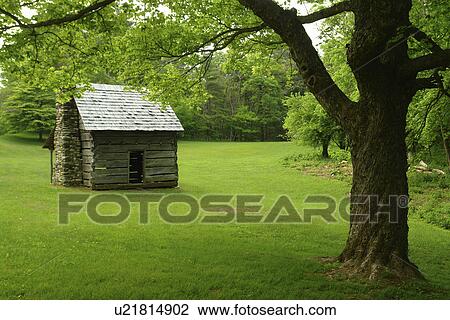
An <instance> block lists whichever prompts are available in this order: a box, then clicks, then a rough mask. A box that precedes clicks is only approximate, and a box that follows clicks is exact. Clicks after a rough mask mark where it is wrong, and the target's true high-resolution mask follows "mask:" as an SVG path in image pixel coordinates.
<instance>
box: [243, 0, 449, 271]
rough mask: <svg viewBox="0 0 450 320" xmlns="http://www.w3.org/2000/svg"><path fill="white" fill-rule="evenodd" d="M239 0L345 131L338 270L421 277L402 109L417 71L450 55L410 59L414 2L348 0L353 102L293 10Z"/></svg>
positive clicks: (442, 62) (441, 62) (412, 91)
mask: <svg viewBox="0 0 450 320" xmlns="http://www.w3.org/2000/svg"><path fill="white" fill-rule="evenodd" d="M239 1H240V2H241V3H242V4H243V5H244V6H246V7H247V8H249V9H251V10H252V11H253V12H254V13H255V14H256V15H257V16H259V17H260V18H261V19H262V20H263V21H264V22H265V23H266V24H267V26H269V27H270V28H272V29H273V30H274V31H275V32H276V33H278V34H279V35H280V37H281V38H282V40H283V41H284V42H285V43H286V44H287V45H288V46H289V49H290V52H291V56H292V59H293V60H294V61H295V62H296V64H297V67H298V69H299V72H300V74H301V76H302V77H303V79H305V83H306V86H307V87H308V89H309V91H310V92H311V93H312V94H313V95H314V96H315V97H316V99H317V100H318V101H319V103H320V104H321V105H322V107H323V108H324V109H325V111H327V113H328V114H330V115H331V116H332V117H334V119H335V120H336V121H337V122H338V123H339V124H340V125H341V126H342V127H343V129H344V131H345V132H346V134H348V136H349V139H350V144H351V152H352V161H353V185H352V192H351V195H352V196H351V198H352V205H351V209H350V217H351V219H350V220H351V223H350V231H349V236H348V240H347V244H346V246H345V248H344V250H343V252H342V254H341V255H340V256H339V258H338V260H339V261H341V262H342V263H343V264H342V267H341V268H340V269H339V271H344V272H346V273H347V274H349V275H362V276H365V277H368V278H370V279H377V278H379V277H383V276H384V275H390V276H393V277H395V278H398V279H405V278H418V277H419V278H420V277H421V274H420V272H419V271H418V270H417V268H416V266H415V265H414V264H413V263H411V262H410V261H409V258H408V208H407V198H408V182H407V177H406V170H407V153H406V143H405V135H406V134H405V127H406V113H407V110H408V105H409V103H410V102H411V100H412V97H413V96H414V94H415V92H416V91H417V90H418V88H417V85H416V81H417V80H416V78H417V72H418V71H420V70H424V68H425V69H426V68H430V67H435V65H442V66H446V65H448V64H449V63H450V52H448V51H445V52H444V53H440V54H434V55H433V54H431V55H428V56H425V57H423V58H422V57H421V58H416V59H414V60H411V59H410V58H409V57H408V43H407V39H408V37H409V34H408V33H407V32H404V31H405V30H407V29H408V27H410V26H411V23H410V21H409V12H410V10H411V7H412V1H411V0H377V1H368V0H351V1H350V2H349V3H348V4H346V5H345V8H344V9H343V10H344V11H347V10H350V11H352V12H353V13H354V15H355V28H354V32H353V35H352V40H351V43H350V45H349V46H348V50H347V61H348V64H349V66H350V68H351V69H352V72H353V75H354V76H355V79H356V82H357V84H358V91H359V95H360V98H359V101H358V102H353V101H351V100H350V99H349V98H348V97H347V96H346V95H345V94H344V93H343V92H342V91H341V90H340V89H339V87H338V86H337V85H336V84H335V83H334V81H333V79H332V78H331V76H330V74H329V73H328V71H327V70H326V68H325V66H324V65H323V62H322V61H321V59H320V56H319V55H318V53H317V51H316V50H315V48H314V46H313V45H312V42H311V39H310V38H309V37H308V35H307V33H306V31H305V29H304V27H303V25H302V22H301V19H299V18H298V16H297V13H296V11H295V10H286V9H283V8H282V7H280V6H279V5H278V4H277V3H276V2H275V1H273V0H239ZM341 9H342V8H341ZM341 9H339V10H338V11H340V10H341ZM333 10H334V9H329V10H327V11H326V12H327V13H329V12H332V11H333ZM321 16H322V14H318V15H314V16H313V17H314V19H316V18H321ZM405 70H406V71H405ZM364 198H365V199H364ZM356 200H359V201H356ZM363 200H367V201H366V202H364V201H363ZM383 204H385V205H383Z"/></svg>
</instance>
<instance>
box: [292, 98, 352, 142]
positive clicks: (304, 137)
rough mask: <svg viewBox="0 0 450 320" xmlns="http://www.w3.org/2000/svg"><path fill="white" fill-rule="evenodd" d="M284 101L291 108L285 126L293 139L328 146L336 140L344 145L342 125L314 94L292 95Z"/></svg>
mask: <svg viewBox="0 0 450 320" xmlns="http://www.w3.org/2000/svg"><path fill="white" fill-rule="evenodd" d="M284 102H285V104H286V106H287V107H288V110H289V111H288V115H287V117H286V121H285V123H284V126H285V128H286V129H287V130H288V136H289V137H290V138H291V139H292V140H299V141H303V142H305V143H308V144H310V145H312V146H320V147H323V146H325V147H326V148H328V145H329V144H330V142H331V141H332V140H334V141H336V142H338V144H339V145H340V146H343V142H342V139H343V137H344V134H343V132H342V129H341V127H340V126H339V125H338V124H336V122H335V121H334V120H333V119H332V118H331V117H330V116H329V115H328V114H326V113H325V111H324V110H323V108H322V107H321V106H320V104H319V103H318V102H317V100H316V99H315V98H314V97H313V96H312V94H306V95H304V96H300V95H292V96H290V97H289V98H287V99H286V100H285V101H284ZM344 145H345V143H344Z"/></svg>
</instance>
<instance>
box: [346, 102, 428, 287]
mask: <svg viewBox="0 0 450 320" xmlns="http://www.w3.org/2000/svg"><path fill="white" fill-rule="evenodd" d="M383 100H384V99H383ZM389 100H390V101H393V102H394V104H395V102H396V101H397V103H399V104H400V105H391V104H389V102H390V101H389ZM407 103H408V101H401V102H399V99H395V98H392V97H388V98H387V100H385V101H381V102H378V103H377V102H370V103H368V104H372V105H366V108H367V109H368V110H370V111H369V112H368V113H367V116H366V117H364V119H361V121H363V122H364V124H365V125H364V126H362V125H361V124H362V123H357V124H356V126H355V130H354V131H353V134H352V135H351V147H352V162H353V185H352V191H351V208H350V231H349V236H348V240H347V244H346V246H345V248H344V250H343V252H342V254H341V255H340V257H339V260H340V261H341V262H343V265H342V268H341V270H342V271H345V272H346V273H347V274H349V275H353V274H358V275H364V276H366V277H369V278H370V279H377V278H380V277H385V276H392V277H395V278H397V279H398V278H411V277H420V272H419V271H418V269H417V267H416V266H415V265H414V264H413V263H411V262H410V261H409V258H408V208H407V203H408V182H407V176H406V171H407V150H406V143H405V126H406V107H405V106H402V104H407Z"/></svg>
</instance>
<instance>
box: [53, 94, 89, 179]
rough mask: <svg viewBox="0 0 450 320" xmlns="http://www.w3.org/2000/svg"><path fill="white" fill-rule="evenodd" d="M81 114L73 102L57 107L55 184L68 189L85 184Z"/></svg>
mask: <svg viewBox="0 0 450 320" xmlns="http://www.w3.org/2000/svg"><path fill="white" fill-rule="evenodd" d="M79 123H80V119H79V113H78V109H77V107H76V105H75V101H74V100H72V101H70V102H68V103H66V104H63V105H57V106H56V127H55V137H54V144H55V164H54V170H53V183H54V184H55V185H61V186H66V187H74V186H81V185H82V183H83V169H82V154H81V135H80V128H79Z"/></svg>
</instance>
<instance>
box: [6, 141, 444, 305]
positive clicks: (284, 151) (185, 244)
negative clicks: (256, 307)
mask: <svg viewBox="0 0 450 320" xmlns="http://www.w3.org/2000/svg"><path fill="white" fill-rule="evenodd" d="M299 152H311V149H309V148H307V147H302V146H297V145H294V144H291V143H211V142H180V143H179V165H180V179H181V180H180V188H179V189H175V190H174V189H163V190H158V192H164V193H169V192H185V193H191V194H193V195H196V196H201V195H203V194H207V193H232V194H236V193H245V194H251V193H256V194H264V195H265V196H266V198H265V203H266V204H267V205H268V204H270V203H271V201H273V200H274V199H275V198H276V197H277V196H278V195H280V194H287V195H289V196H290V197H291V198H292V199H293V200H294V201H295V204H296V205H297V207H298V208H302V202H303V199H304V197H305V196H306V195H307V194H311V193H315V194H330V195H333V196H335V197H342V196H343V195H345V194H346V193H348V191H349V185H348V184H347V183H345V182H343V181H339V180H330V179H326V178H324V177H315V176H310V175H302V174H301V172H299V171H298V170H295V169H292V168H289V167H286V166H283V164H282V158H283V157H285V156H287V155H289V154H293V153H299ZM61 191H64V192H68V191H83V192H89V191H88V190H85V189H65V188H56V187H53V186H51V185H50V184H49V155H48V151H47V150H44V149H42V148H41V147H40V145H39V143H37V142H36V141H34V140H31V139H28V138H25V137H16V136H2V137H0V298H2V299H170V298H171V299H344V298H346V299H352V298H364V299H365V298H386V299H390V298H418V299H421V298H446V299H449V298H450V272H449V271H450V254H449V253H450V232H449V231H446V230H444V229H441V228H438V227H436V226H432V225H429V224H426V223H424V222H422V221H417V220H412V221H411V223H410V247H411V253H410V255H411V258H412V260H413V261H414V262H415V263H416V264H418V265H419V266H420V268H421V270H422V272H423V273H424V274H425V276H426V277H427V279H428V280H429V281H428V283H422V282H416V283H409V284H403V285H396V286H394V285H387V284H382V283H371V282H358V281H355V280H351V281H350V280H339V279H330V278H328V277H327V275H326V271H328V270H330V268H332V266H326V265H322V264H321V263H319V262H318V260H317V259H316V257H319V256H333V255H337V254H339V252H340V250H341V249H342V248H343V246H344V243H345V239H346V236H347V230H348V226H347V225H346V224H345V223H340V224H325V223H323V222H321V221H316V222H315V223H313V224H307V225H306V224H297V225H287V224H285V225H281V224H257V225H250V224H246V225H244V224H235V223H231V224H227V225H203V224H200V223H193V224H189V225H168V224H165V223H163V222H161V221H160V220H159V219H158V218H157V216H156V214H155V213H154V212H153V213H151V216H150V220H151V223H150V224H148V225H139V224H138V223H137V216H138V210H137V207H134V210H133V215H132V217H131V218H130V219H129V220H128V221H127V222H126V223H123V224H120V225H116V226H101V225H97V224H94V223H92V222H91V221H90V220H89V219H88V218H87V217H86V215H85V214H79V215H75V216H73V217H72V219H71V223H70V224H69V225H66V226H61V225H58V223H57V221H58V217H57V194H58V192H61ZM180 210H182V208H181V207H180Z"/></svg>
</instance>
